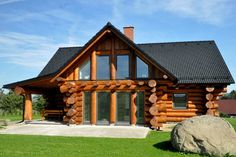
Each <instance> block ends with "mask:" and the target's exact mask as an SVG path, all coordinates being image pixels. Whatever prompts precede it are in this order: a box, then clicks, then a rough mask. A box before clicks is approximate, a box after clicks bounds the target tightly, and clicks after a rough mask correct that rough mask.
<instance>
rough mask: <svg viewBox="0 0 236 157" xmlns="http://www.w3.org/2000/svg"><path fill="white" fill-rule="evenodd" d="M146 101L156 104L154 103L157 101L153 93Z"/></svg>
mask: <svg viewBox="0 0 236 157" xmlns="http://www.w3.org/2000/svg"><path fill="white" fill-rule="evenodd" d="M148 100H149V101H150V102H151V103H156V101H157V96H156V93H153V94H152V95H150V97H149V98H148Z"/></svg>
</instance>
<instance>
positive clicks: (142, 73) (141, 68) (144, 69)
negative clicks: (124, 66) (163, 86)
mask: <svg viewBox="0 0 236 157" xmlns="http://www.w3.org/2000/svg"><path fill="white" fill-rule="evenodd" d="M137 78H148V65H147V64H146V63H145V62H144V61H142V60H141V59H140V58H139V57H137Z"/></svg>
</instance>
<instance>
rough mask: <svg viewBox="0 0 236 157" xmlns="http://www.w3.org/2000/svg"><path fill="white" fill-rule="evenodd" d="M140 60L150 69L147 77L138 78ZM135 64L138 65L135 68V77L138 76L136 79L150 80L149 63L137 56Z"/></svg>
mask: <svg viewBox="0 0 236 157" xmlns="http://www.w3.org/2000/svg"><path fill="white" fill-rule="evenodd" d="M138 59H140V60H141V61H143V62H144V63H145V64H146V65H147V67H148V69H147V77H138ZM135 64H136V66H135V75H136V76H135V77H136V79H142V80H147V79H149V65H148V63H147V62H145V61H144V60H142V59H141V58H140V57H139V56H136V59H135Z"/></svg>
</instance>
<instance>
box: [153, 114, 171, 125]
mask: <svg viewBox="0 0 236 157" xmlns="http://www.w3.org/2000/svg"><path fill="white" fill-rule="evenodd" d="M166 121H167V119H166V117H157V116H153V118H152V119H151V120H150V124H151V125H152V126H158V123H165V122H166Z"/></svg>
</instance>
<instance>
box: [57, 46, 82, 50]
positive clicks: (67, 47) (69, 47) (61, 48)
mask: <svg viewBox="0 0 236 157" xmlns="http://www.w3.org/2000/svg"><path fill="white" fill-rule="evenodd" d="M82 47H84V46H69V47H66V46H64V47H59V48H58V49H65V48H82Z"/></svg>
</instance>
